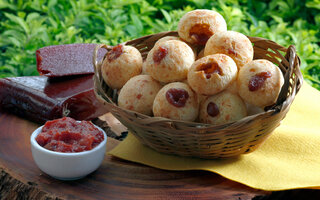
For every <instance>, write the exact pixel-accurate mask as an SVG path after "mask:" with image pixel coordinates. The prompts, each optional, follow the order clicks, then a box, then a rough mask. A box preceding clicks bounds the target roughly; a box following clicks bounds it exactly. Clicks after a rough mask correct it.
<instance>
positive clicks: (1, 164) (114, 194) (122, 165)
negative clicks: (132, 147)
mask: <svg viewBox="0 0 320 200" xmlns="http://www.w3.org/2000/svg"><path fill="white" fill-rule="evenodd" d="M102 119H103V120H106V122H107V123H108V124H109V125H110V126H111V130H113V131H114V132H116V134H115V135H117V134H118V137H120V138H121V135H120V134H119V133H120V132H121V131H123V130H125V129H124V128H123V127H121V125H119V123H117V120H115V119H114V118H113V116H112V115H110V114H107V115H105V116H103V117H102ZM39 126H40V125H39V124H35V123H32V122H30V121H28V120H25V119H22V118H19V117H16V116H14V115H11V114H8V113H4V112H0V199H10V200H11V199H12V200H14V199H40V200H41V199H62V200H64V199H80V200H96V199H221V200H229V199H230V200H231V199H232V200H240V199H241V200H245V199H256V200H258V199H269V198H270V199H281V198H282V197H289V196H290V195H291V196H294V197H298V196H299V195H304V196H303V197H304V198H306V197H307V196H308V195H311V196H313V197H318V198H319V197H320V195H319V192H318V190H292V191H282V192H273V193H271V192H267V191H261V190H255V189H252V188H249V187H247V186H245V185H242V184H240V183H236V182H233V181H231V180H228V179H225V178H223V177H221V176H220V175H217V174H214V173H210V172H205V171H166V170H160V169H155V168H151V167H148V166H144V165H140V164H137V163H132V162H128V161H124V160H120V159H117V158H115V157H112V156H110V155H108V154H107V153H106V155H105V159H104V161H103V163H102V165H101V166H100V167H99V168H98V170H96V171H95V172H93V173H91V174H90V175H88V176H87V177H85V178H83V179H80V180H76V181H60V180H57V179H54V178H52V177H50V176H48V175H46V174H45V173H43V172H42V171H40V169H39V168H38V167H37V166H36V164H35V162H34V161H33V158H32V154H31V148H30V135H31V133H32V132H33V131H34V130H35V129H36V128H37V127H39ZM109 136H110V135H109ZM115 138H116V137H115ZM119 142H121V141H119V140H116V139H113V138H111V137H109V138H108V143H107V151H110V150H111V149H112V148H114V147H115V146H116V145H117V144H119ZM311 196H310V197H311ZM271 197H272V198H271ZM280 197H281V198H280ZM301 197H302V196H301Z"/></svg>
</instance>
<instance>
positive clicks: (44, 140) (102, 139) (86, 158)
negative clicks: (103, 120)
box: [30, 117, 107, 180]
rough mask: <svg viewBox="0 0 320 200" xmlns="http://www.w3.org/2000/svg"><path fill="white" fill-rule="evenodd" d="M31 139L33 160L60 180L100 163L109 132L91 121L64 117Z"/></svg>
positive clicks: (82, 174) (79, 175)
mask: <svg viewBox="0 0 320 200" xmlns="http://www.w3.org/2000/svg"><path fill="white" fill-rule="evenodd" d="M30 141H31V151H32V156H33V159H34V161H35V163H36V164H37V166H38V167H39V168H40V169H41V170H42V171H43V172H45V173H46V174H48V175H50V176H52V177H54V178H57V179H60V180H76V179H80V178H83V177H85V176H86V175H88V174H90V173H91V172H93V171H95V170H96V169H97V168H98V167H99V166H100V165H101V163H102V161H103V159H104V155H105V152H106V144H107V135H106V133H105V132H104V131H103V130H102V129H101V128H99V127H97V126H95V125H94V124H92V123H91V122H88V121H76V120H74V119H72V118H69V117H64V118H61V119H56V120H52V121H48V122H46V123H45V125H43V126H41V127H39V128H37V129H36V130H35V131H34V132H33V133H32V135H31V138H30Z"/></svg>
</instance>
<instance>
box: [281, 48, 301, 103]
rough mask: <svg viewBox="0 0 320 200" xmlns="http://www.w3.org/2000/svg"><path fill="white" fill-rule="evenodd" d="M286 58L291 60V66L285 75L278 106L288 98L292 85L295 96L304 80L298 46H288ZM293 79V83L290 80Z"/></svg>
mask: <svg viewBox="0 0 320 200" xmlns="http://www.w3.org/2000/svg"><path fill="white" fill-rule="evenodd" d="M285 58H286V59H287V60H288V62H289V67H288V70H287V71H286V73H285V75H284V79H285V82H284V84H283V87H282V88H281V91H280V93H279V98H278V99H277V102H276V106H278V105H281V104H282V103H283V102H284V101H285V100H286V99H287V96H288V92H289V87H290V86H291V87H292V88H291V89H292V91H291V96H292V97H293V98H294V96H295V94H296V93H297V92H298V91H299V90H300V88H301V85H302V82H303V76H302V74H301V71H300V69H299V66H300V64H301V61H300V58H299V57H298V56H297V54H296V48H295V46H294V45H290V46H289V47H288V49H287V52H286V55H285ZM295 64H296V65H295ZM293 74H295V76H293ZM291 79H293V82H292V83H291V82H290V80H291Z"/></svg>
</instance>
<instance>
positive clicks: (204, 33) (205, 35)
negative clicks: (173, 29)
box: [189, 24, 213, 45]
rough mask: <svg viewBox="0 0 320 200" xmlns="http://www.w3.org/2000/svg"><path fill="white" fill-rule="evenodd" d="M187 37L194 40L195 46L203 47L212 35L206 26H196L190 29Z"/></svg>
mask: <svg viewBox="0 0 320 200" xmlns="http://www.w3.org/2000/svg"><path fill="white" fill-rule="evenodd" d="M189 35H190V37H191V38H193V39H194V40H195V43H196V44H199V45H205V44H206V43H207V41H208V40H209V38H210V37H211V36H212V35H213V33H212V31H211V30H210V26H209V25H208V24H196V25H194V26H193V27H191V29H190V31H189Z"/></svg>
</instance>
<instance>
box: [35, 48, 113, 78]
mask: <svg viewBox="0 0 320 200" xmlns="http://www.w3.org/2000/svg"><path fill="white" fill-rule="evenodd" d="M95 47H96V44H66V45H56V46H47V47H43V48H40V49H38V50H37V51H36V57H37V70H38V72H39V73H40V75H45V76H48V77H61V76H71V75H84V74H93V73H94V66H93V61H92V60H93V52H94V49H95ZM106 52H107V51H106V49H100V50H99V52H98V60H102V58H103V56H104V55H105V54H106Z"/></svg>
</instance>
